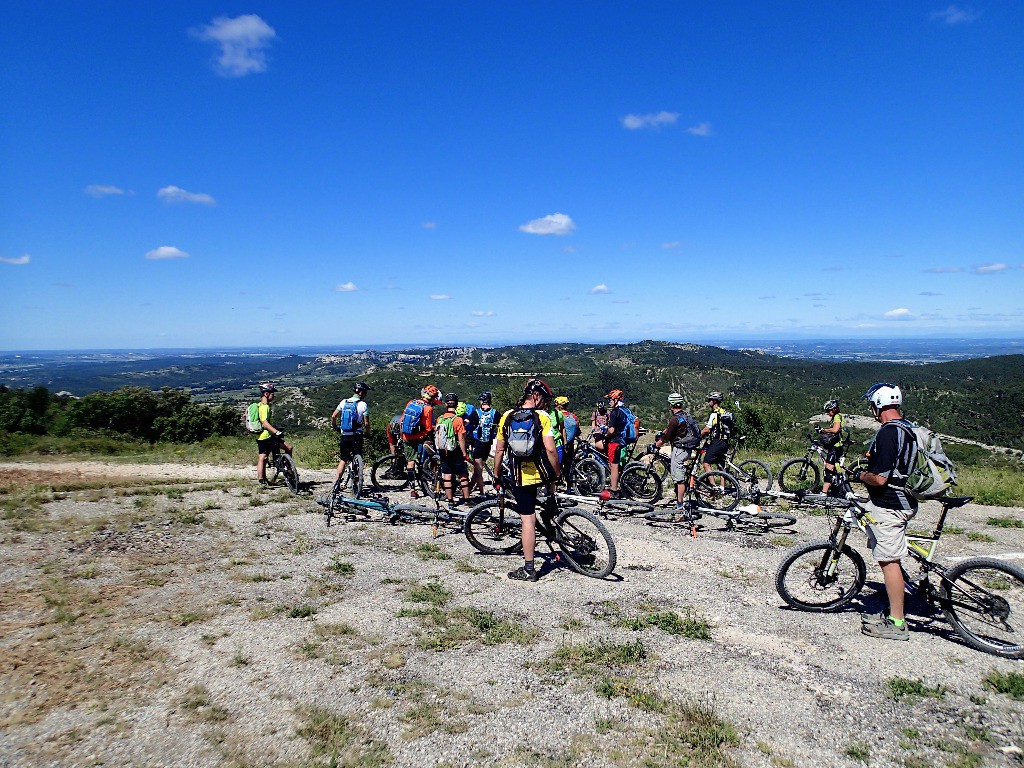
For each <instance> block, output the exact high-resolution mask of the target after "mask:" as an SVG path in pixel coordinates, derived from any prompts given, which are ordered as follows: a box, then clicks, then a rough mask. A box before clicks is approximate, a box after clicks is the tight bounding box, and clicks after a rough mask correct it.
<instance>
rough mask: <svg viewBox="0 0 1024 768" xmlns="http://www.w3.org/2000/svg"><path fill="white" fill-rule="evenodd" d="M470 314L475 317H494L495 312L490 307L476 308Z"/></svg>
mask: <svg viewBox="0 0 1024 768" xmlns="http://www.w3.org/2000/svg"><path fill="white" fill-rule="evenodd" d="M469 314H470V315H472V316H473V317H494V313H493V312H492V311H491V310H489V309H475V310H473V311H472V312H470V313H469Z"/></svg>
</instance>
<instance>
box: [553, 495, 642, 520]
mask: <svg viewBox="0 0 1024 768" xmlns="http://www.w3.org/2000/svg"><path fill="white" fill-rule="evenodd" d="M545 497H546V494H544V493H543V492H541V493H540V494H538V496H537V498H538V503H540V502H541V501H542V500H543V499H544V498H545ZM555 498H556V499H557V502H558V506H559V507H589V508H590V509H591V510H592V511H593V512H594V514H596V515H600V516H601V517H603V518H605V519H608V518H609V517H614V516H620V517H626V516H633V515H642V514H646V513H647V512H650V511H651V510H652V509H654V505H653V504H651V503H650V502H648V501H638V500H637V499H614V498H612V494H611V491H609V490H607V489H606V490H603V491H601V492H600V493H599V494H597V495H596V496H583V495H579V494H574V493H567V492H563V491H558V492H557V493H556V494H555Z"/></svg>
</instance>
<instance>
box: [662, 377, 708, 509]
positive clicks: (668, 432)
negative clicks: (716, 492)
mask: <svg viewBox="0 0 1024 768" xmlns="http://www.w3.org/2000/svg"><path fill="white" fill-rule="evenodd" d="M684 402H685V401H684V399H683V396H682V395H681V394H679V393H678V392H673V393H671V394H670V395H669V396H668V407H669V409H670V410H671V411H672V415H671V416H669V419H668V426H666V427H665V429H663V430H662V431H661V432H659V433H658V436H657V437H656V438H655V439H654V448H655V450H657V449H659V448H661V446H663V445H664V444H666V443H668V444H669V445H671V446H672V456H671V458H670V460H669V471H670V472H671V473H672V482H674V483H675V484H676V509H682V508H683V506H684V504H685V501H686V481H687V480H688V479H689V478H687V476H686V463H687V462H688V461H689V460H690V458H691V457H692V456H693V451H695V450H696V449H697V446H698V445H700V436H701V431H700V428H699V427H698V426H697V422H695V421H694V420H693V417H692V416H690V415H689V414H688V413H686V412H685V411H684V410H683V405H684Z"/></svg>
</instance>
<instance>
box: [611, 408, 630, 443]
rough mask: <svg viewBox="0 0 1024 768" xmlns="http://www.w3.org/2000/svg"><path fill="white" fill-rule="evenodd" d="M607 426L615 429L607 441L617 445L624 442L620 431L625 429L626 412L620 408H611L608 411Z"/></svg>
mask: <svg viewBox="0 0 1024 768" xmlns="http://www.w3.org/2000/svg"><path fill="white" fill-rule="evenodd" d="M608 426H609V427H611V428H612V429H614V430H615V433H614V434H613V435H612V436H611V437H610V438H609V439H608V442H610V443H618V444H619V445H622V444H623V443H625V442H626V441H625V440H624V439H623V437H622V433H623V432H625V430H626V414H624V413H623V412H622V409H621V408H612V409H610V410H609V411H608Z"/></svg>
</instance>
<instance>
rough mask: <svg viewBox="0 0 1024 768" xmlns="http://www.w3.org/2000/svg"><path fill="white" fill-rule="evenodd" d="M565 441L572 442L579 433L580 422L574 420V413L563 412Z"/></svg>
mask: <svg viewBox="0 0 1024 768" xmlns="http://www.w3.org/2000/svg"><path fill="white" fill-rule="evenodd" d="M563 415H564V416H565V442H566V443H572V441H573V440H575V439H576V436H577V435H578V434H579V433H580V423H579V422H578V421H576V414H574V413H565V414H563Z"/></svg>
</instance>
